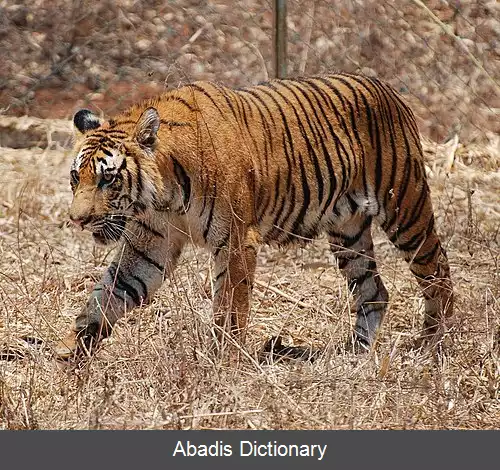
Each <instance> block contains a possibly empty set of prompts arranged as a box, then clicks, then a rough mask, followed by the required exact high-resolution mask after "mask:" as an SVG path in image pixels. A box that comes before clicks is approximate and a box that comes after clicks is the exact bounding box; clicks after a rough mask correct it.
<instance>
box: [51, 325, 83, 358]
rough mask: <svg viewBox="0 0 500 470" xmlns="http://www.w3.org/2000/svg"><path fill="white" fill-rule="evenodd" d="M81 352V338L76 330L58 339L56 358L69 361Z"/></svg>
mask: <svg viewBox="0 0 500 470" xmlns="http://www.w3.org/2000/svg"><path fill="white" fill-rule="evenodd" d="M79 352H80V339H79V338H78V333H77V332H76V331H71V332H70V333H69V334H68V335H67V336H66V337H65V338H64V339H62V340H60V341H58V342H57V343H56V344H55V346H54V355H55V357H56V359H59V360H62V361H67V360H69V359H71V358H73V357H76V356H77V355H78V354H79Z"/></svg>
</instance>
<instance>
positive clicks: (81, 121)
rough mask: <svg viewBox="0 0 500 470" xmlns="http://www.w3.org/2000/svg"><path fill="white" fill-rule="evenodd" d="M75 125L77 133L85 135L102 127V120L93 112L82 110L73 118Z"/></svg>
mask: <svg viewBox="0 0 500 470" xmlns="http://www.w3.org/2000/svg"><path fill="white" fill-rule="evenodd" d="M73 124H74V125H75V133H76V134H79V135H85V134H86V133H87V132H89V131H92V130H94V129H97V128H98V127H101V124H102V123H101V120H100V119H99V117H98V116H96V115H95V114H94V113H93V112H92V111H90V110H88V109H80V111H78V112H77V113H76V114H75V115H74V116H73Z"/></svg>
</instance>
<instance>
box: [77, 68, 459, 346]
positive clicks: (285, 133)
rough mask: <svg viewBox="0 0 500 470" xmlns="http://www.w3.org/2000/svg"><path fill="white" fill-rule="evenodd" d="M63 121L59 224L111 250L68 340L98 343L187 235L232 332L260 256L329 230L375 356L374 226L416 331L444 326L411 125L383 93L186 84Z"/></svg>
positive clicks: (339, 83)
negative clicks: (416, 321)
mask: <svg viewBox="0 0 500 470" xmlns="http://www.w3.org/2000/svg"><path fill="white" fill-rule="evenodd" d="M75 126H76V128H77V143H76V146H75V153H76V155H77V156H76V158H75V162H74V164H73V169H72V179H73V183H72V185H73V190H74V199H73V204H72V207H71V211H70V217H71V218H72V220H73V221H74V222H75V223H77V224H78V225H81V226H85V227H86V228H89V229H90V230H91V231H93V232H94V235H95V236H96V238H97V240H98V241H102V242H108V241H113V240H120V243H122V249H121V250H120V255H119V259H118V258H117V259H116V260H115V261H114V263H112V265H111V266H110V268H108V271H106V273H105V275H104V277H103V281H102V282H101V283H100V284H98V286H97V287H96V290H95V291H94V293H93V294H92V296H91V299H90V300H89V303H88V304H87V306H86V307H85V308H84V310H83V311H82V313H81V314H80V315H79V317H78V318H77V320H76V324H75V326H74V334H75V335H76V334H79V335H81V336H82V337H84V336H89V337H98V336H99V335H106V334H108V333H109V330H110V327H111V326H112V324H113V323H114V322H115V321H116V319H118V318H119V317H120V316H121V315H122V314H123V312H124V311H125V310H126V309H129V308H132V307H133V306H136V305H138V304H139V303H141V302H142V301H147V299H149V298H150V297H151V295H153V293H154V291H155V290H156V289H157V288H158V287H159V285H160V284H161V282H162V280H163V277H164V276H165V275H169V274H170V273H171V272H172V270H173V269H174V268H175V263H176V261H177V258H178V256H179V253H180V252H181V250H182V248H183V246H184V244H185V243H186V242H187V241H188V240H189V241H192V242H194V243H195V244H199V245H204V246H206V247H207V248H209V249H210V250H212V252H213V255H214V260H215V279H214V283H215V293H216V296H215V299H214V313H215V319H216V324H217V325H218V326H219V327H221V329H222V328H224V327H228V328H230V329H232V330H233V331H236V332H243V331H244V330H245V327H246V324H247V316H248V311H249V308H250V303H249V302H250V300H249V299H250V294H251V287H252V282H253V277H254V272H255V265H256V252H257V248H258V246H259V245H260V244H261V243H275V244H278V245H284V244H287V243H292V242H304V241H308V240H310V239H313V238H314V237H315V236H317V235H318V234H320V233H325V232H326V233H327V235H328V236H329V240H330V242H331V246H332V250H333V251H334V253H335V255H336V257H337V259H338V263H339V267H340V268H341V269H342V271H343V272H344V274H345V275H346V277H347V279H348V281H349V285H350V288H351V290H352V291H353V294H354V297H355V300H356V308H357V312H358V321H357V324H356V334H357V338H358V339H359V340H360V341H361V342H364V343H365V344H367V345H368V346H369V345H372V344H373V342H374V340H375V335H376V330H377V329H378V327H379V326H380V324H381V321H382V318H383V314H384V312H385V309H386V304H387V300H388V296H387V291H386V290H385V287H384V286H383V283H382V281H381V279H380V277H379V275H378V273H377V269H376V263H375V260H374V258H373V242H372V239H371V232H370V228H371V223H372V221H373V220H375V221H377V222H378V223H379V224H380V225H381V226H382V228H383V229H384V230H385V231H386V233H387V234H388V236H389V238H390V239H391V241H392V242H393V243H394V244H395V245H396V247H398V248H399V249H400V250H401V251H402V252H403V254H404V256H405V259H406V260H407V261H408V262H410V268H411V271H412V272H413V274H414V275H415V276H416V277H417V279H418V281H419V283H420V284H421V286H422V289H423V294H424V297H425V298H426V321H425V325H424V326H425V328H426V329H427V333H428V334H435V333H436V332H437V331H438V330H439V329H440V327H441V326H442V325H444V320H445V319H446V318H447V317H449V316H451V314H452V286H451V281H450V279H449V268H448V264H447V260H446V253H445V252H444V249H443V248H442V247H441V244H440V241H439V239H438V237H437V235H436V231H435V229H434V218H433V211H432V205H431V201H430V195H429V189H428V186H427V183H426V180H425V170H424V165H423V160H422V149H421V146H420V140H419V134H418V129H417V125H416V123H415V120H414V117H413V114H412V112H411V110H410V109H409V108H408V107H407V106H406V105H405V104H404V103H403V101H402V100H401V98H400V97H399V96H398V95H397V94H396V93H395V92H394V90H392V89H391V88H390V87H389V86H387V85H386V84H384V83H382V82H379V81H377V80H374V79H370V78H366V77H362V76H359V75H349V74H337V75H331V76H326V77H314V78H304V79H295V80H293V79H292V80H275V81H271V82H269V83H265V84H262V85H258V86H255V87H249V88H244V89H238V90H234V89H230V88H226V87H222V86H220V85H217V84H214V83H208V82H197V83H194V84H190V85H186V86H183V87H181V88H179V89H177V90H173V91H169V92H166V93H165V94H163V95H162V96H159V97H158V98H156V99H153V100H149V101H147V102H145V103H142V104H139V105H137V106H134V107H132V108H131V109H130V110H128V111H127V112H125V113H123V114H120V115H118V116H115V117H114V118H113V119H111V120H109V121H106V122H104V123H101V122H98V120H97V118H96V117H95V116H94V115H92V114H91V113H90V112H88V111H81V112H79V113H77V115H75ZM101 311H103V312H104V313H102V312H101ZM100 312H101V313H100ZM219 331H220V330H219ZM219 336H220V335H219Z"/></svg>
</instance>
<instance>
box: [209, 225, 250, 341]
mask: <svg viewBox="0 0 500 470" xmlns="http://www.w3.org/2000/svg"><path fill="white" fill-rule="evenodd" d="M258 245H259V235H258V233H257V231H255V230H254V229H249V230H246V232H243V233H242V231H236V230H233V231H232V233H231V235H230V237H229V239H228V241H227V242H226V243H224V244H222V245H221V246H219V247H218V248H217V249H216V250H215V251H214V257H215V279H214V291H215V294H214V305H213V310H214V320H215V328H216V332H215V333H216V334H215V336H216V339H217V343H218V344H217V346H218V347H220V346H221V345H222V344H223V342H224V336H225V335H224V333H231V334H233V335H234V336H236V339H237V340H239V342H240V343H244V340H245V334H246V327H247V323H248V316H249V313H250V298H251V293H252V285H253V279H254V274H255V267H256V262H257V248H258Z"/></svg>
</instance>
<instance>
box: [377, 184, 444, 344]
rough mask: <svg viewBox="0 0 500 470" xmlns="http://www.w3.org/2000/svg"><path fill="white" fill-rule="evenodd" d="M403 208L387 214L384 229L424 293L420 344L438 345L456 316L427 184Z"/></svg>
mask: <svg viewBox="0 0 500 470" xmlns="http://www.w3.org/2000/svg"><path fill="white" fill-rule="evenodd" d="M401 206H402V207H401V208H400V209H399V210H394V211H393V212H392V213H388V214H387V218H386V220H385V222H384V223H383V224H382V228H383V229H384V230H385V232H386V233H387V235H388V237H389V239H390V240H391V242H392V243H393V244H394V245H395V246H396V247H397V248H398V250H399V251H401V252H402V253H403V256H404V258H405V260H406V261H407V262H408V263H409V266H410V270H411V272H412V273H413V275H414V276H415V278H416V279H417V282H418V284H419V286H420V288H421V290H422V293H423V296H424V299H425V317H424V325H423V332H422V335H421V340H424V341H427V340H429V339H431V340H433V341H438V340H439V339H440V338H441V334H442V332H444V330H445V329H446V327H447V320H448V319H449V318H450V317H451V316H452V314H453V286H452V282H451V279H450V267H449V265H448V259H447V256H446V251H445V250H444V248H443V247H442V246H441V242H440V240H439V237H438V235H437V233H436V230H435V228H434V213H433V210H432V203H431V200H430V192H429V188H428V186H427V184H426V183H425V181H424V183H423V185H422V186H421V189H420V194H419V195H418V197H413V198H411V197H408V198H405V200H404V203H402V204H401ZM419 342H421V341H419Z"/></svg>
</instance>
